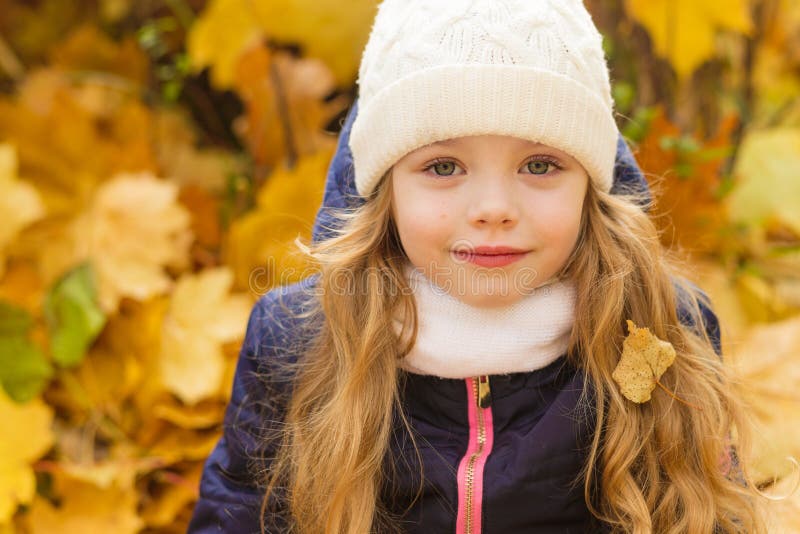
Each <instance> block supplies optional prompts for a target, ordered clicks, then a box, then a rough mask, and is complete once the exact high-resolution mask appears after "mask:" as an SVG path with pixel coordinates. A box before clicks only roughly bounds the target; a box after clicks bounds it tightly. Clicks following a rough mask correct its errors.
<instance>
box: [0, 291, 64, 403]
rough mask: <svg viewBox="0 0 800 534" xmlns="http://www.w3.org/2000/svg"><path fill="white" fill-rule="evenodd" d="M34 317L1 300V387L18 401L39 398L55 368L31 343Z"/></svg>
mask: <svg viewBox="0 0 800 534" xmlns="http://www.w3.org/2000/svg"><path fill="white" fill-rule="evenodd" d="M32 326H33V318H32V317H31V316H30V314H29V313H28V312H27V311H25V310H23V309H22V308H18V307H16V306H14V305H12V304H9V303H6V302H3V301H0V386H2V388H0V389H5V391H6V393H8V395H9V396H10V397H11V398H12V399H14V400H15V401H17V402H27V401H30V400H31V399H33V398H34V397H37V396H38V395H39V394H40V393H41V392H42V390H43V389H44V388H45V387H46V386H47V383H48V381H49V380H50V378H51V377H52V375H53V368H52V366H51V365H50V362H49V361H48V360H47V359H46V358H45V356H44V354H43V353H42V351H41V350H40V349H39V347H38V346H37V345H36V344H35V343H34V342H33V341H32V340H31V338H30V336H29V330H31V328H32Z"/></svg>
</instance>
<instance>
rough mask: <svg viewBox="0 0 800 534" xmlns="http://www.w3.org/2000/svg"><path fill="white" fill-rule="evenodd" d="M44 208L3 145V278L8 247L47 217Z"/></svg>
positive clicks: (13, 154)
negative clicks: (22, 231)
mask: <svg viewBox="0 0 800 534" xmlns="http://www.w3.org/2000/svg"><path fill="white" fill-rule="evenodd" d="M44 212H45V209H44V204H43V203H42V200H41V198H40V196H39V193H38V192H37V191H36V189H35V188H34V187H33V186H31V185H30V184H27V183H25V182H22V181H20V180H19V179H18V177H17V154H16V151H15V149H14V148H13V147H12V146H11V145H8V144H6V143H3V144H0V213H2V214H3V224H0V278H2V277H3V273H4V272H5V264H6V259H5V254H4V250H5V248H6V246H7V245H8V244H9V243H10V242H11V241H12V240H13V239H14V238H15V237H16V236H17V234H18V233H19V232H20V230H22V229H23V228H24V227H26V226H27V225H29V224H30V223H32V222H33V221H36V220H37V219H40V218H41V217H42V216H43V215H44Z"/></svg>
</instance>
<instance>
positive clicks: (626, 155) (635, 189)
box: [611, 134, 652, 211]
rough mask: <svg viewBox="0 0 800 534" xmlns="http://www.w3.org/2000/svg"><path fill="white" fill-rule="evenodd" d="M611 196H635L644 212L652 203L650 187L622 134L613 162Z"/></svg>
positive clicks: (618, 140)
mask: <svg viewBox="0 0 800 534" xmlns="http://www.w3.org/2000/svg"><path fill="white" fill-rule="evenodd" d="M611 194H612V195H632V196H635V197H636V198H637V199H638V203H639V205H640V206H641V207H642V209H644V210H645V211H646V210H647V208H648V207H649V206H650V203H651V201H652V197H651V195H650V186H649V185H648V184H647V180H645V177H644V173H643V172H642V169H640V168H639V164H638V163H637V162H636V158H635V157H634V156H633V153H632V152H631V149H630V147H629V146H628V143H626V142H625V139H624V138H623V137H622V134H620V135H619V138H618V139H617V157H616V160H615V162H614V183H613V184H612V185H611Z"/></svg>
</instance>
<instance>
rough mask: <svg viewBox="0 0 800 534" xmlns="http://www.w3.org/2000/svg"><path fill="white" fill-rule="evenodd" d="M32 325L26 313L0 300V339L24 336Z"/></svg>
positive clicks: (31, 320)
mask: <svg viewBox="0 0 800 534" xmlns="http://www.w3.org/2000/svg"><path fill="white" fill-rule="evenodd" d="M32 325H33V319H32V318H31V316H30V314H29V313H28V312H26V311H25V310H23V309H22V308H18V307H16V306H14V305H13V304H10V303H8V302H5V301H2V300H0V337H6V336H14V335H25V334H26V333H27V332H28V330H30V328H31V326H32Z"/></svg>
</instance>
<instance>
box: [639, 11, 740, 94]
mask: <svg viewBox="0 0 800 534" xmlns="http://www.w3.org/2000/svg"><path fill="white" fill-rule="evenodd" d="M625 7H626V9H627V11H628V13H629V14H630V15H631V17H633V18H634V19H635V20H637V21H638V22H639V23H641V24H642V25H643V26H644V27H645V28H647V31H648V32H649V33H650V37H651V38H652V40H653V43H654V45H655V51H656V53H657V54H658V55H660V56H662V57H664V58H666V59H668V60H669V61H670V63H671V64H672V65H673V67H675V71H676V72H677V73H678V76H679V77H681V78H687V77H688V76H689V75H690V74H691V73H692V72H693V71H694V70H695V69H696V68H697V67H698V66H700V64H701V63H703V62H704V61H706V60H708V59H710V58H711V57H713V56H714V54H715V47H714V37H715V35H716V33H717V32H718V31H719V30H730V31H734V32H740V33H744V34H748V35H749V34H750V32H751V31H752V30H753V22H752V20H751V17H750V11H749V4H748V2H747V0H625Z"/></svg>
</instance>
